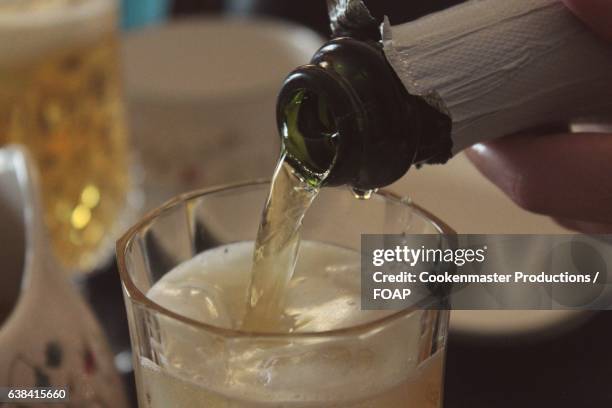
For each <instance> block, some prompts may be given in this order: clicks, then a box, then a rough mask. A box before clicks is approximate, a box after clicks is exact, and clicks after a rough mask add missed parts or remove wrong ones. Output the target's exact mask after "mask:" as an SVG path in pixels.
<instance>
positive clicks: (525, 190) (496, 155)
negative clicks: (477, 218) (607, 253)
mask: <svg viewBox="0 0 612 408" xmlns="http://www.w3.org/2000/svg"><path fill="white" fill-rule="evenodd" d="M564 2H565V3H566V5H567V6H568V8H570V9H571V10H572V11H573V12H574V13H575V14H576V15H577V16H578V17H579V18H580V19H581V20H583V21H584V22H585V23H586V24H588V25H589V26H590V27H591V28H592V29H593V30H594V31H595V32H597V33H598V34H599V35H601V36H602V37H603V38H605V39H606V40H608V41H610V47H612V2H610V1H609V0H564ZM467 155H468V157H469V158H470V159H471V161H472V162H473V163H474V164H475V165H476V167H477V168H478V169H479V170H480V172H481V173H483V174H484V175H485V176H486V177H487V178H488V179H489V180H491V181H492V182H493V183H495V184H496V185H497V186H498V187H499V188H501V190H502V191H504V193H506V194H507V195H508V196H509V197H510V198H511V199H512V200H513V201H514V202H516V203H517V204H518V205H520V206H521V207H523V208H525V209H527V210H529V211H533V212H536V213H541V214H546V215H550V216H551V217H553V218H554V219H555V220H556V221H557V222H558V223H559V224H561V225H563V226H565V227H567V228H570V229H573V230H578V231H582V232H586V233H611V232H612V134H606V133H580V134H567V133H553V134H545V135H544V134H542V135H540V134H537V135H534V134H530V133H525V134H520V135H513V136H507V137H504V138H501V139H497V140H493V141H491V142H487V143H481V144H478V145H476V146H474V147H473V148H471V149H469V150H467Z"/></svg>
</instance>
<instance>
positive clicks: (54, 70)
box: [0, 0, 128, 270]
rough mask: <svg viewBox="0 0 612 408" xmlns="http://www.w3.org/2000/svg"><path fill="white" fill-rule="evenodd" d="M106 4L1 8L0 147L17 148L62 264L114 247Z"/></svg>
mask: <svg viewBox="0 0 612 408" xmlns="http://www.w3.org/2000/svg"><path fill="white" fill-rule="evenodd" d="M117 51H118V49H117V33H116V4H115V1H114V0H2V1H0V145H3V144H9V143H18V144H23V145H25V146H26V147H27V148H28V149H29V150H30V152H31V153H32V156H33V157H34V159H35V161H36V162H37V165H38V167H39V170H40V173H41V178H42V186H41V187H42V193H43V201H44V205H45V221H46V223H47V226H48V229H49V230H50V233H51V236H52V242H53V245H54V249H55V251H56V253H57V255H58V257H59V258H60V259H61V261H62V262H63V263H64V264H65V266H68V267H71V268H74V269H80V270H86V269H89V268H91V267H93V266H95V265H96V263H98V262H99V261H100V259H101V257H102V256H103V255H104V254H109V250H110V249H111V247H112V241H113V233H116V232H117V231H116V229H117V226H118V223H119V220H120V218H121V214H122V211H123V209H124V208H125V200H126V191H127V186H128V172H127V141H126V129H125V123H124V117H123V105H122V98H121V89H120V81H119V64H118V55H117Z"/></svg>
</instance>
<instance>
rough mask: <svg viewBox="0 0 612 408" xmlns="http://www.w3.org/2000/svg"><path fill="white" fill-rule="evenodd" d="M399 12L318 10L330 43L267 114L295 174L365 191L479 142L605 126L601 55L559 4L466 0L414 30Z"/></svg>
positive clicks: (608, 80)
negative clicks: (555, 128) (386, 20)
mask: <svg viewBox="0 0 612 408" xmlns="http://www.w3.org/2000/svg"><path fill="white" fill-rule="evenodd" d="M389 1H390V0H389ZM366 3H367V4H366ZM409 3H412V2H402V1H396V2H387V1H386V0H371V1H366V2H364V1H363V0H330V1H329V16H330V22H331V27H332V32H333V35H334V36H335V37H336V38H334V39H332V40H331V41H330V42H328V43H327V44H325V45H324V46H323V47H322V48H321V49H320V50H319V51H318V52H317V53H316V54H315V55H314V57H313V58H312V60H311V61H310V64H308V65H304V66H302V67H299V68H298V69H297V70H295V71H294V72H292V73H291V74H290V75H289V77H288V78H287V79H286V81H285V83H284V84H283V87H282V89H281V92H280V94H279V98H278V105H277V122H278V127H279V131H280V135H281V137H282V139H283V144H284V147H285V151H286V154H287V158H288V160H290V161H291V162H292V163H293V165H294V167H296V168H297V169H298V170H299V171H301V172H302V173H303V175H304V177H312V178H321V176H322V175H326V176H327V177H326V178H325V179H324V183H326V184H328V185H338V184H348V185H351V186H352V187H354V188H356V189H360V190H369V189H374V188H377V187H382V186H385V185H387V184H390V183H392V182H394V181H395V180H397V179H398V178H400V177H401V176H402V175H403V174H404V173H405V172H406V171H407V170H408V169H409V168H410V167H411V166H412V165H413V164H420V163H443V162H445V161H446V160H447V159H449V158H450V157H451V156H452V155H453V154H454V153H457V152H459V151H461V150H462V149H465V148H467V147H468V146H471V145H473V144H475V143H479V142H482V141H484V140H487V139H492V138H496V137H501V136H504V135H509V134H513V133H516V132H519V131H522V130H524V129H528V128H534V127H541V126H545V125H550V124H567V123H572V121H575V120H577V121H584V120H588V121H590V123H597V122H598V121H603V122H604V123H609V122H610V120H611V118H610V115H611V114H610V112H612V49H610V47H609V44H608V43H607V42H605V41H603V40H602V39H601V38H599V37H597V36H596V35H595V34H594V33H593V32H592V31H591V30H590V29H589V28H588V27H587V26H586V25H585V24H583V23H582V22H581V21H580V20H579V19H577V18H576V17H575V16H574V15H573V14H572V13H571V12H570V11H569V10H568V9H567V8H566V7H565V6H564V5H563V3H562V2H556V1H550V0H531V1H529V2H524V1H523V0H504V1H503V2H499V1H498V0H480V1H470V2H466V3H464V4H462V5H459V6H457V7H453V8H450V9H448V10H445V11H442V12H440V13H436V14H435V15H431V16H427V17H424V18H422V19H420V20H419V21H417V22H414V23H412V22H408V21H409V20H410V19H411V17H417V16H418V15H413V16H411V15H410V13H408V14H406V10H409V8H406V9H404V8H403V7H406V6H407V5H408V4H409ZM366 5H367V6H368V7H370V8H371V9H370V10H369V9H368V8H367V7H366ZM385 6H387V7H388V8H387V9H386V8H385ZM387 10H389V11H388V12H387ZM383 14H387V15H388V16H390V17H391V19H390V20H391V22H394V23H396V24H399V25H397V26H393V27H389V25H384V31H385V37H386V38H385V41H384V47H383V42H382V41H381V38H380V37H381V34H380V31H381V29H380V27H381V19H382V15H383ZM402 16H403V17H402ZM406 22H408V23H406ZM402 23H406V24H402ZM387 55H388V56H389V58H390V60H391V62H389V61H388V60H387ZM391 64H393V65H391ZM396 70H397V71H396ZM397 73H399V75H400V76H401V79H400V76H398V74H397Z"/></svg>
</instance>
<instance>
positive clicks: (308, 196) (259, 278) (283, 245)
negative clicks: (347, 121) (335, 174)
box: [242, 154, 324, 332]
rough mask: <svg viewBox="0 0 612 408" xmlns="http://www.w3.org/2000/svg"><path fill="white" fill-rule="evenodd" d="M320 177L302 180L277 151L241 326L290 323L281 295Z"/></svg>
mask: <svg viewBox="0 0 612 408" xmlns="http://www.w3.org/2000/svg"><path fill="white" fill-rule="evenodd" d="M323 179H324V177H322V178H321V179H320V181H319V182H314V183H313V182H312V180H310V181H306V180H304V179H303V178H302V177H301V176H299V175H298V173H297V172H296V170H295V169H294V168H293V167H292V166H291V164H289V162H288V161H287V160H286V158H285V155H284V154H282V155H281V158H280V159H279V161H278V164H277V167H276V170H275V172H274V176H273V178H272V183H271V186H270V193H269V195H268V198H267V201H266V204H265V207H264V210H263V213H262V217H261V222H260V224H259V230H258V232H257V238H256V241H255V250H254V253H253V267H252V272H251V284H250V287H249V290H248V293H247V300H248V305H247V311H246V314H245V317H244V319H243V321H242V328H243V329H244V330H257V331H260V332H261V331H264V332H265V331H276V330H279V329H280V328H282V327H285V326H289V327H292V323H291V322H290V321H287V319H290V317H289V316H283V314H282V310H283V304H284V295H285V292H286V289H287V286H288V284H289V281H290V280H291V277H292V276H293V272H294V269H295V264H296V261H297V256H298V251H299V246H300V228H301V226H302V220H303V218H304V215H305V214H306V212H307V211H308V209H309V208H310V206H311V204H312V203H313V201H314V200H315V198H316V197H317V195H318V193H319V190H320V187H321V182H322V181H323Z"/></svg>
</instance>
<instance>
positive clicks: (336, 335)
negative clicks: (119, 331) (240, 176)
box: [117, 182, 452, 408]
mask: <svg viewBox="0 0 612 408" xmlns="http://www.w3.org/2000/svg"><path fill="white" fill-rule="evenodd" d="M268 191H269V183H267V182H252V183H245V184H240V185H234V186H228V187H219V188H214V189H210V190H206V191H198V192H194V193H187V194H184V195H181V196H178V197H177V198H175V199H173V200H172V201H170V202H168V203H167V204H165V205H164V206H162V207H161V208H159V209H157V210H154V211H152V212H151V213H149V214H148V215H146V216H145V217H144V219H142V220H141V221H140V222H139V223H138V224H137V225H135V226H134V227H132V228H131V229H130V230H129V231H128V232H127V233H126V234H125V235H124V236H123V237H122V238H121V239H120V240H119V242H118V243H117V256H118V263H119V269H120V274H121V280H122V286H123V292H124V298H125V303H126V307H127V312H128V321H129V326H130V335H131V340H132V349H133V357H134V363H135V374H136V384H137V388H138V399H139V405H140V407H146V408H151V407H168V406H173V407H194V406H206V407H229V406H231V407H262V406H266V407H268V406H270V407H293V406H295V407H345V408H349V407H350V408H358V407H364V408H365V407H400V406H401V407H407V408H435V407H439V406H440V405H441V401H442V385H443V372H444V350H445V343H446V335H447V325H448V312H447V311H439V310H418V309H404V310H395V311H384V312H383V311H378V313H373V312H372V311H360V310H359V306H358V305H359V303H358V302H359V295H360V290H359V282H355V284H354V285H353V286H354V287H355V288H356V290H355V291H354V292H353V293H350V294H347V293H345V292H346V291H344V292H342V293H340V291H339V292H338V299H340V297H342V298H343V299H346V297H347V296H349V297H350V296H352V299H353V300H354V301H356V302H357V306H355V309H354V311H355V313H357V314H366V313H371V314H370V315H368V316H371V318H368V319H357V321H358V323H355V324H352V325H349V326H343V327H333V325H332V326H331V327H326V328H324V329H321V330H308V331H301V332H300V331H295V332H278V333H274V332H265V333H259V332H256V331H251V332H247V331H242V330H241V329H236V328H230V327H227V326H225V325H221V324H214V323H210V322H208V323H205V322H203V321H201V320H197V319H193V318H192V317H193V315H191V317H190V316H187V315H184V314H180V313H176V312H174V311H172V310H169V309H167V308H165V307H163V306H161V305H160V304H158V303H156V302H154V301H153V300H151V299H150V298H149V297H147V292H148V291H149V290H150V289H151V287H152V286H153V285H154V284H155V283H156V282H158V281H159V280H160V279H162V278H163V277H164V275H166V274H167V273H168V272H169V271H171V270H172V269H173V268H175V267H176V266H178V265H180V264H182V263H184V262H186V261H189V260H190V259H192V258H193V257H194V256H196V255H197V254H198V253H201V252H202V251H206V250H210V249H213V248H216V247H219V246H222V245H227V244H232V243H241V242H245V241H253V240H254V238H255V236H256V233H257V228H258V223H259V221H260V215H261V209H262V208H263V204H264V202H265V199H266V197H267V194H268ZM363 233H371V234H383V233H385V234H386V233H388V234H398V233H408V234H449V233H452V231H451V230H450V229H449V228H448V227H447V226H445V225H444V224H443V223H442V222H440V221H439V220H437V219H436V218H435V217H434V216H432V215H431V214H429V213H428V212H426V211H425V210H423V209H421V208H419V207H418V206H417V205H414V204H411V203H410V202H409V201H407V200H402V199H400V198H398V197H396V196H394V195H392V194H390V193H386V192H381V193H376V194H373V195H372V197H371V198H369V199H367V200H358V199H356V198H354V196H353V194H352V193H351V192H350V191H348V190H347V189H345V188H324V189H322V191H321V193H320V195H319V197H318V198H317V200H315V202H314V204H313V206H312V207H311V208H310V209H309V211H308V212H307V214H306V217H305V219H304V224H303V228H302V242H303V243H304V242H306V241H308V242H312V241H315V242H318V243H325V244H330V245H334V246H333V247H331V248H337V250H338V251H342V250H347V249H349V250H354V251H355V252H356V254H357V262H359V259H360V256H359V251H360V245H361V234H363ZM440 236H442V235H440ZM303 245H304V244H303ZM326 248H330V246H328V247H326ZM321 254H323V252H321ZM327 254H329V253H328V252H327ZM326 256H328V255H321V259H319V260H318V261H317V262H316V266H315V267H317V268H328V267H330V266H329V265H326V262H325V257H326ZM299 265H300V261H299V259H298V268H299ZM357 265H358V264H357ZM310 272H314V271H312V270H310ZM332 272H333V273H337V274H340V275H337V276H338V277H341V274H342V270H335V271H330V273H332ZM223 273H224V274H223V275H222V276H226V275H225V271H224V272H223ZM356 280H358V279H356ZM321 290H324V288H322V289H321ZM218 295H219V296H223V295H224V292H223V291H219V292H218ZM312 295H313V297H316V296H317V295H318V292H316V291H315V292H313V294H312ZM334 296H335V295H334ZM307 300H308V299H307V298H306V301H307ZM326 307H329V308H328V309H327V310H328V313H329V317H330V319H331V320H332V321H333V319H334V318H336V317H342V316H341V314H342V310H344V309H342V308H341V307H340V306H338V304H337V303H334V302H333V301H331V302H329V304H328V305H326ZM306 308H308V305H307V304H306Z"/></svg>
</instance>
